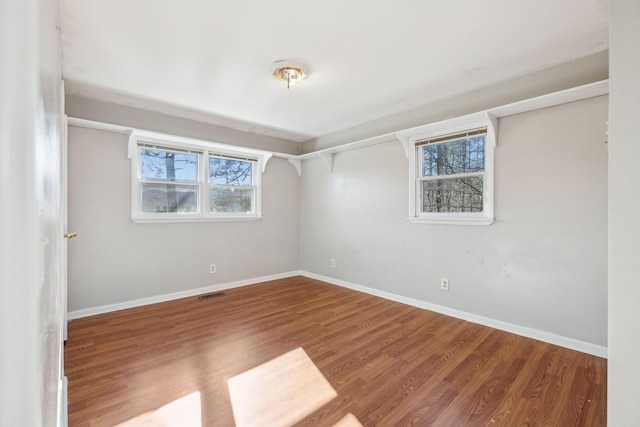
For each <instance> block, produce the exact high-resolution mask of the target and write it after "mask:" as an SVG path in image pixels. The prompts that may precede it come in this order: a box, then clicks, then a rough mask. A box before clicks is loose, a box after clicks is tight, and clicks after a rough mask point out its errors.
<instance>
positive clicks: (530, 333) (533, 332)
mask: <svg viewBox="0 0 640 427" xmlns="http://www.w3.org/2000/svg"><path fill="white" fill-rule="evenodd" d="M299 274H300V275H302V276H305V277H309V278H311V279H316V280H321V281H323V282H327V283H331V284H332V285H337V286H342V287H344V288H348V289H352V290H354V291H359V292H364V293H366V294H369V295H374V296H377V297H380V298H385V299H388V300H391V301H395V302H400V303H403V304H407V305H411V306H414V307H418V308H422V309H424V310H429V311H434V312H436V313H440V314H445V315H447V316H451V317H455V318H458V319H462V320H466V321H468V322H472V323H477V324H479V325H484V326H489V327H491V328H495V329H500V330H501V331H506V332H511V333H513V334H516V335H521V336H523V337H527V338H532V339H535V340H538V341H543V342H547V343H549V344H554V345H558V346H561V347H566V348H569V349H571V350H576V351H579V352H582V353H587V354H591V355H593V356H598V357H602V358H605V359H606V358H607V357H608V348H607V347H604V346H601V345H597V344H592V343H589V342H586V341H580V340H576V339H573V338H568V337H564V336H562V335H556V334H553V333H551V332H546V331H541V330H538V329H533V328H528V327H525V326H520V325H516V324H514V323H508V322H503V321H501V320H496V319H491V318H489V317H484V316H480V315H477V314H473V313H468V312H466V311H461V310H456V309H453V308H449V307H444V306H442V305H438V304H432V303H429V302H426V301H421V300H418V299H415V298H409V297H404V296H401V295H397V294H393V293H391V292H386V291H381V290H378V289H374V288H370V287H367V286H362V285H357V284H355V283H350V282H346V281H344V280H339V279H334V278H333V277H327V276H322V275H320V274H315V273H310V272H308V271H300V272H299Z"/></svg>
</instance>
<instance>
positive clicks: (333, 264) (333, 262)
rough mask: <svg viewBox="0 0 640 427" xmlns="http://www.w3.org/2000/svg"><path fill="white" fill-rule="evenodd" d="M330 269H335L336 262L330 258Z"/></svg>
mask: <svg viewBox="0 0 640 427" xmlns="http://www.w3.org/2000/svg"><path fill="white" fill-rule="evenodd" d="M331 267H333V268H335V267H336V260H335V259H333V258H331Z"/></svg>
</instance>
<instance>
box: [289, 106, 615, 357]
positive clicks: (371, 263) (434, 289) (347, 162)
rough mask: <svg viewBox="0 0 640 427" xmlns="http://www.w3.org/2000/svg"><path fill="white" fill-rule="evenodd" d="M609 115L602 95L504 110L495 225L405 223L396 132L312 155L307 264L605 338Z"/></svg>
mask: <svg viewBox="0 0 640 427" xmlns="http://www.w3.org/2000/svg"><path fill="white" fill-rule="evenodd" d="M606 120H607V97H606V96H605V97H598V98H593V99H588V100H584V101H579V102H575V103H571V104H565V105H561V106H557V107H553V108H547V109H543V110H538V111H534V112H530V113H525V114H520V115H516V116H512V117H507V118H503V119H500V121H499V134H498V147H497V148H496V152H495V153H496V176H495V177H496V187H495V188H496V192H495V197H496V205H495V212H496V222H495V223H494V224H493V225H491V226H489V227H480V226H447V225H427V224H412V223H410V222H409V221H408V220H407V219H406V217H407V216H408V211H407V206H408V197H409V195H408V176H409V171H408V162H407V160H406V159H405V157H404V152H403V149H402V147H401V145H400V143H389V144H384V145H380V146H375V147H372V148H369V149H364V150H355V151H350V152H345V153H340V154H337V155H336V156H335V159H334V169H333V172H331V173H329V172H328V170H327V168H326V165H325V164H324V162H322V161H321V160H307V161H305V162H304V164H303V175H302V186H301V216H300V218H301V232H300V233H301V234H300V240H301V257H300V263H301V268H302V270H306V271H309V272H311V273H315V274H319V275H323V276H328V277H332V278H335V279H338V280H342V281H346V282H349V283H354V284H357V285H363V286H368V287H370V288H373V289H375V290H380V291H385V292H391V293H394V294H397V295H400V296H404V297H409V298H414V299H418V300H421V301H427V302H430V303H434V304H438V305H441V306H445V307H448V308H452V309H456V310H461V311H464V312H468V313H473V314H476V315H481V316H485V317H489V318H492V319H496V320H500V321H504V322H509V323H513V324H516V325H520V326H524V327H529V328H533V329H537V330H540V331H546V332H550V333H553V334H557V335H560V336H562V337H568V338H572V339H576V340H580V341H583V342H587V343H591V344H596V345H599V346H606V345H607V249H606V246H607V202H606V200H607V151H606V150H607V148H606V147H607V146H606V144H605V143H604V142H605V140H606V135H605V132H606V125H605V122H606ZM331 258H335V259H336V264H337V265H336V267H335V268H331V267H330V259H331ZM441 277H447V278H448V279H449V281H450V291H449V292H443V291H441V290H440V289H439V283H440V278H441Z"/></svg>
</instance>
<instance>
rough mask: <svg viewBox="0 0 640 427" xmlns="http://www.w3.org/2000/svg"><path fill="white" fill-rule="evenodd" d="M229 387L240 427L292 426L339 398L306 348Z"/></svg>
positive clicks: (235, 380)
mask: <svg viewBox="0 0 640 427" xmlns="http://www.w3.org/2000/svg"><path fill="white" fill-rule="evenodd" d="M228 385H229V394H230V396H231V405H232V407H233V416H234V419H235V421H236V426H237V427H246V426H271V427H278V426H282V427H285V426H292V425H294V424H295V423H297V422H298V421H300V420H302V419H303V418H304V417H306V416H307V415H309V414H311V413H312V412H314V411H315V410H317V409H319V408H321V407H322V406H323V405H325V404H327V403H328V402H330V401H331V400H332V399H334V398H335V397H336V396H337V393H336V391H335V390H334V389H333V387H331V384H329V382H328V381H327V380H326V378H325V377H324V376H323V375H322V373H321V372H320V370H319V369H318V368H317V367H316V365H315V364H314V363H313V361H312V360H311V359H310V358H309V356H307V353H305V351H304V350H303V349H302V348H297V349H295V350H292V351H290V352H288V353H285V354H283V355H282V356H278V357H276V358H275V359H272V360H270V361H268V362H266V363H263V364H262V365H260V366H258V367H256V368H253V369H250V370H248V371H245V372H243V373H241V374H239V375H236V376H235V377H233V378H230V379H229V381H228ZM345 426H346V425H345Z"/></svg>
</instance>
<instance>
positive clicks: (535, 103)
mask: <svg viewBox="0 0 640 427" xmlns="http://www.w3.org/2000/svg"><path fill="white" fill-rule="evenodd" d="M608 93H609V80H602V81H599V82H595V83H590V84H587V85H584V86H578V87H574V88H571V89H567V90H563V91H559V92H554V93H550V94H547V95H543V96H538V97H535V98H531V99H527V100H524V101H519V102H514V103H512V104H507V105H502V106H499V107H495V108H491V109H488V110H485V111H480V112H477V113H473V114H469V115H466V116H460V117H454V118H452V119H448V120H442V121H439V122H433V123H428V124H425V125H423V126H417V127H414V128H410V129H404V130H400V131H397V132H394V133H389V134H385V135H380V136H377V137H374V138H367V139H363V140H360V141H355V142H350V143H348V144H342V145H338V146H336V147H331V148H326V149H322V150H318V151H314V152H312V153H307V154H302V155H293V154H287V153H278V152H271V151H263V150H255V149H253V148H243V147H241V146H236V145H228V144H219V143H215V142H212V141H202V140H196V139H193V138H185V137H181V136H176V135H165V134H161V133H158V132H151V131H146V130H141V129H134V128H131V127H127V126H120V125H114V124H109V123H101V122H96V121H92V120H85V119H78V118H74V117H69V120H68V123H69V125H70V126H76V127H83V128H89V129H97V130H104V131H109V132H117V133H121V134H125V135H130V134H131V133H132V132H135V133H136V134H138V135H140V134H144V135H147V136H150V137H156V138H167V137H169V138H171V139H172V140H173V141H176V140H178V141H183V142H184V143H189V141H191V142H194V141H195V142H198V143H208V144H216V146H218V147H219V146H225V145H226V146H227V147H228V148H229V149H231V150H235V151H238V150H240V151H242V150H246V151H247V152H256V151H260V152H261V153H262V154H263V155H265V162H264V166H265V167H266V164H267V162H268V160H269V159H270V158H271V157H277V158H281V159H287V160H288V161H289V163H291V165H292V166H293V167H295V168H296V171H297V172H298V176H302V164H301V161H302V160H308V159H315V158H320V159H322V160H323V161H324V162H325V163H326V165H327V169H328V170H329V172H332V171H333V158H334V155H335V154H337V153H342V152H345V151H351V150H358V149H362V148H366V147H372V146H374V145H378V144H385V143H388V142H394V141H400V142H401V143H402V145H403V148H404V152H405V155H406V156H407V158H408V153H409V149H410V144H409V140H410V137H411V136H412V135H414V134H418V133H423V134H424V133H432V132H433V133H437V131H438V129H451V128H454V127H455V126H456V125H457V124H459V123H466V124H468V123H470V122H471V121H473V120H476V119H477V120H484V122H485V123H486V121H487V120H489V121H490V123H491V124H492V125H493V129H491V131H493V132H495V131H496V129H497V126H496V124H497V119H499V118H501V117H506V116H511V115H514V114H520V113H525V112H527V111H533V110H539V109H541V108H547V107H553V106H556V105H561V104H566V103H568V102H574V101H580V100H582V99H588V98H593V97H596V96H601V95H607V94H608ZM496 139H497V138H496ZM263 172H264V171H263Z"/></svg>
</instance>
